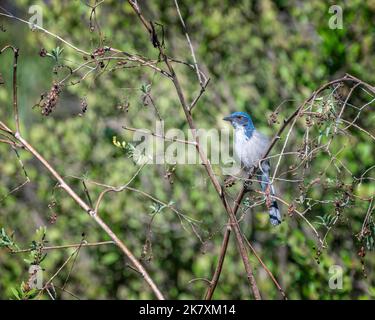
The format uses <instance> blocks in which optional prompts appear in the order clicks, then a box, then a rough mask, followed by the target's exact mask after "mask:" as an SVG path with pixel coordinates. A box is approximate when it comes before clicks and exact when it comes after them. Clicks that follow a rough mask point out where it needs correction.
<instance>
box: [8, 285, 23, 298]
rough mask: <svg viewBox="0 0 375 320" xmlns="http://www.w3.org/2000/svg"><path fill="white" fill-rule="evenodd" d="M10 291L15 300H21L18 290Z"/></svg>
mask: <svg viewBox="0 0 375 320" xmlns="http://www.w3.org/2000/svg"><path fill="white" fill-rule="evenodd" d="M10 290H12V293H13V295H14V297H15V298H16V299H17V300H22V298H21V296H20V293H19V292H18V290H17V289H16V288H13V287H12V288H10Z"/></svg>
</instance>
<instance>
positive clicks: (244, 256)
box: [128, 0, 261, 300]
mask: <svg viewBox="0 0 375 320" xmlns="http://www.w3.org/2000/svg"><path fill="white" fill-rule="evenodd" d="M128 2H129V4H130V5H131V6H132V7H133V9H134V11H135V12H136V14H137V15H138V17H139V19H140V20H141V22H142V24H143V25H144V26H145V28H146V29H147V31H148V32H149V33H150V35H151V38H152V42H153V44H154V46H155V47H156V48H157V49H158V50H159V53H160V57H161V58H162V60H163V61H164V63H165V64H166V66H167V68H168V70H169V74H170V75H171V77H172V82H173V85H174V87H175V90H176V93H177V95H178V98H179V100H180V104H181V106H182V109H183V111H184V113H185V117H186V120H187V122H188V124H189V127H190V129H192V133H193V138H194V140H195V141H196V149H197V152H198V154H199V157H200V159H201V160H202V163H203V166H204V167H205V169H206V172H207V174H208V176H209V178H210V180H211V183H212V185H213V186H214V188H215V190H216V192H217V194H218V196H219V198H220V200H221V201H222V204H223V206H224V208H225V211H226V212H227V214H228V216H229V220H230V224H231V227H232V228H233V229H234V233H235V236H236V243H237V248H238V251H239V253H240V255H241V258H242V261H243V264H244V267H245V270H246V274H247V278H248V281H249V283H250V287H251V290H252V292H253V295H254V297H255V299H257V300H260V299H261V296H260V292H259V289H258V286H257V283H256V280H255V277H254V273H253V269H252V266H251V264H250V261H249V257H248V255H247V252H246V246H245V242H244V240H243V237H242V233H241V230H240V227H239V224H238V221H237V219H236V216H235V214H234V212H233V210H232V208H231V206H230V205H229V203H228V200H227V198H226V197H225V194H224V192H223V189H222V186H221V185H220V182H219V181H218V179H217V178H216V176H215V174H214V171H213V169H212V166H211V164H210V162H209V160H208V158H207V156H206V154H205V152H204V151H203V149H202V148H201V146H200V144H199V137H198V135H197V133H196V131H197V130H196V126H195V123H194V120H193V118H192V115H191V112H190V110H189V106H188V104H187V102H186V100H185V96H184V93H183V90H182V88H181V85H180V82H179V80H178V77H177V75H176V73H175V71H174V69H173V67H172V65H171V64H170V61H169V59H168V57H167V55H166V54H165V52H164V49H163V47H162V46H161V44H160V42H159V41H158V39H157V35H156V34H155V33H154V31H153V28H152V27H151V25H150V24H149V23H148V22H147V20H146V19H145V18H144V17H143V15H142V13H141V11H140V9H139V7H138V5H137V3H136V1H132V0H128Z"/></svg>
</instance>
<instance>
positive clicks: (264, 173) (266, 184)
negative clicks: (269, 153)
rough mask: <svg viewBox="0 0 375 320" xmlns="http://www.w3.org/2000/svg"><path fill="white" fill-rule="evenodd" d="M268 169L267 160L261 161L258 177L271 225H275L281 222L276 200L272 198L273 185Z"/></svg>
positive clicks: (273, 194) (273, 193) (273, 192)
mask: <svg viewBox="0 0 375 320" xmlns="http://www.w3.org/2000/svg"><path fill="white" fill-rule="evenodd" d="M270 169H271V167H270V163H269V161H263V163H262V169H261V170H260V171H261V172H260V173H259V175H258V179H259V182H260V186H261V188H262V191H263V192H264V193H265V195H266V205H267V208H268V211H269V214H270V222H271V224H272V225H274V226H277V225H279V224H280V223H281V214H280V210H279V206H278V204H277V201H276V200H275V199H274V196H275V189H274V188H273V185H272V184H271V183H270V179H269V173H270Z"/></svg>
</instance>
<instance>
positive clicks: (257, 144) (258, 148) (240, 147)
mask: <svg viewBox="0 0 375 320" xmlns="http://www.w3.org/2000/svg"><path fill="white" fill-rule="evenodd" d="M267 146H268V141H267V139H266V138H265V137H264V136H263V135H262V134H260V133H259V132H257V131H256V130H255V131H254V132H253V134H252V135H251V137H247V136H246V134H245V131H244V130H243V129H241V128H239V129H237V130H236V131H235V134H234V153H235V156H236V157H237V158H238V160H240V162H241V164H242V165H243V166H244V167H245V169H250V168H251V167H253V166H255V165H257V164H258V162H259V160H261V159H262V157H263V155H264V153H265V152H266V149H267Z"/></svg>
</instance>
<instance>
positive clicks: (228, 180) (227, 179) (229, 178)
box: [224, 176, 236, 188]
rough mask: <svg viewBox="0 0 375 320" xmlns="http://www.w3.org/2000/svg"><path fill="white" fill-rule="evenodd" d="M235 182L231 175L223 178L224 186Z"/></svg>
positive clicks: (229, 185) (228, 186) (227, 186)
mask: <svg viewBox="0 0 375 320" xmlns="http://www.w3.org/2000/svg"><path fill="white" fill-rule="evenodd" d="M235 184H236V178H235V177H233V176H229V177H226V178H225V180H224V186H225V188H230V187H232V186H234V185H235Z"/></svg>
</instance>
